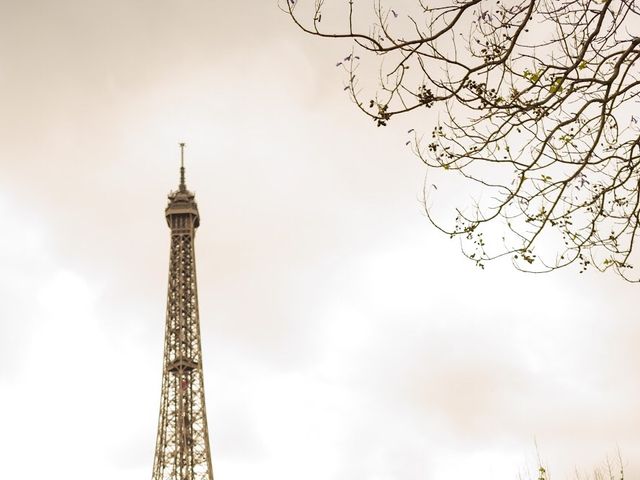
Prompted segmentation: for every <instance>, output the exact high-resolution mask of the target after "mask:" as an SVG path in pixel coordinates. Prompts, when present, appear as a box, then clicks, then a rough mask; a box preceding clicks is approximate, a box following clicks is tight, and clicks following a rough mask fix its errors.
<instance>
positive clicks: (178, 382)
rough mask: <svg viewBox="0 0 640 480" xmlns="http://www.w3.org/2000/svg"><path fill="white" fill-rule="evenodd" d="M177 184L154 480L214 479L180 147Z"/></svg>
mask: <svg viewBox="0 0 640 480" xmlns="http://www.w3.org/2000/svg"><path fill="white" fill-rule="evenodd" d="M180 158H181V165H180V184H179V186H178V189H177V190H175V191H173V192H171V193H170V194H169V203H168V205H167V207H166V209H165V216H166V219H167V224H168V226H169V228H170V229H171V247H170V253H169V285H168V289H167V313H166V324H165V339H164V361H163V369H162V392H161V396H160V415H159V418H158V434H157V437H156V449H155V458H154V463H153V476H152V480H213V471H212V467H211V451H210V448H209V433H208V427H207V414H206V409H205V400H204V380H203V374H202V347H201V342H200V319H199V314H198V290H197V281H196V264H195V250H194V239H195V233H196V229H197V228H198V226H199V225H200V214H199V213H198V205H197V204H196V202H195V195H194V194H193V193H192V192H190V191H189V190H187V187H186V184H185V169H184V143H181V144H180Z"/></svg>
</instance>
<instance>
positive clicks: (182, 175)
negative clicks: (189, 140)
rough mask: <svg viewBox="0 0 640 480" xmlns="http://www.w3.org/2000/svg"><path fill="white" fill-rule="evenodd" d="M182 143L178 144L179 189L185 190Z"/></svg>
mask: <svg viewBox="0 0 640 480" xmlns="http://www.w3.org/2000/svg"><path fill="white" fill-rule="evenodd" d="M184 146H185V144H184V143H181V144H180V190H186V188H187V186H186V185H185V182H184Z"/></svg>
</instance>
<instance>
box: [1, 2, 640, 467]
mask: <svg viewBox="0 0 640 480" xmlns="http://www.w3.org/2000/svg"><path fill="white" fill-rule="evenodd" d="M348 50H349V46H348V45H347V44H345V43H340V42H335V43H334V42H326V41H320V40H317V39H314V38H310V37H307V36H305V35H303V34H302V33H301V32H299V31H297V30H296V29H295V27H294V26H293V25H292V23H291V21H290V20H289V19H288V18H287V17H286V16H285V15H283V14H282V13H281V12H279V11H278V9H277V8H276V5H275V1H271V0H253V1H242V2H240V1H238V2H222V1H214V0H182V1H179V0H153V1H151V0H144V1H143V0H137V1H132V0H111V1H109V2H99V1H94V0H75V1H72V0H58V1H55V2H53V1H43V0H40V1H29V0H21V1H20V2H10V1H8V0H0V162H1V164H0V167H1V168H0V218H2V236H1V237H0V265H1V268H0V271H1V273H2V275H1V276H0V465H1V467H0V468H1V472H2V473H1V474H0V476H1V477H2V478H7V479H23V480H35V479H41V478H48V479H54V480H58V479H59V480H81V479H82V480H85V479H87V478H91V479H92V480H107V479H109V480H113V479H115V478H117V479H118V480H134V479H136V480H137V479H141V478H143V479H144V478H147V479H148V478H150V477H151V467H152V462H153V448H154V444H155V434H156V423H157V416H158V408H159V400H160V380H161V367H162V347H163V338H162V335H163V329H164V311H165V310H164V309H165V295H166V278H167V268H168V255H169V252H168V246H169V230H168V229H167V227H166V224H165V220H164V217H163V214H164V207H165V205H166V194H167V193H168V192H169V190H171V189H173V188H175V187H176V185H177V180H178V148H177V143H178V142H180V141H185V142H187V184H188V186H189V188H190V189H192V190H194V191H195V192H196V195H197V200H198V203H199V207H200V212H201V217H202V222H201V227H200V229H199V230H198V235H197V238H196V251H197V262H198V265H197V266H198V276H199V278H198V281H199V293H200V309H201V311H200V317H201V322H202V333H203V348H204V373H205V384H206V394H207V410H208V417H209V425H210V437H211V443H212V449H213V463H214V473H215V477H216V479H217V480H253V479H256V478H262V479H274V480H276V479H277V480H294V479H296V480H297V479H299V478H305V479H308V480H319V479H323V480H327V479H330V480H347V479H349V480H353V479H359V480H387V479H389V480H391V479H393V480H395V479H398V480H418V479H419V480H459V479H464V478H473V479H474V480H512V479H513V480H515V479H516V478H517V476H518V474H519V473H522V472H524V471H525V469H526V468H527V466H528V467H529V468H533V467H535V461H536V447H535V444H536V443H537V445H538V449H539V452H540V456H541V458H542V460H543V461H544V463H545V464H546V465H547V466H548V467H549V470H550V471H551V473H552V475H553V478H554V479H564V478H567V479H569V478H575V474H574V471H575V470H576V469H578V470H579V471H582V472H590V471H592V470H593V468H595V467H598V466H601V465H603V464H604V462H606V459H607V457H609V458H615V456H616V455H617V449H618V448H619V450H620V452H621V454H622V456H623V457H624V461H625V465H626V468H627V478H629V479H631V478H638V476H640V435H638V432H639V431H640V410H639V409H638V405H639V404H640V381H639V380H638V379H639V377H638V365H640V352H639V351H638V342H639V340H640V319H639V318H638V313H637V312H638V298H639V295H638V292H640V290H639V288H640V287H639V286H638V285H630V284H626V283H625V282H624V281H622V280H621V279H619V278H618V277H616V276H615V275H613V274H595V273H589V274H587V275H578V273H577V271H576V270H567V271H562V272H555V273H552V274H547V275H544V276H535V275H526V274H522V273H517V272H515V271H514V270H513V269H512V267H511V265H510V264H509V263H508V262H503V263H493V264H489V265H488V266H487V269H486V270H485V271H482V270H479V269H478V268H477V267H475V266H474V265H473V264H472V263H471V262H469V261H466V260H464V259H463V258H462V256H461V254H460V252H459V247H458V244H457V242H456V241H453V240H449V239H448V238H445V237H443V236H442V235H441V234H440V233H438V232H437V231H436V230H435V229H434V228H433V227H431V226H430V225H429V224H428V222H427V220H426V219H425V217H424V215H423V213H422V210H421V206H420V196H421V190H422V183H423V180H424V173H425V172H424V170H423V168H422V166H421V164H420V163H419V162H418V161H417V160H416V159H415V158H414V157H413V156H412V155H411V153H410V151H409V150H408V149H405V147H404V142H405V140H406V126H405V125H402V124H401V123H400V122H398V124H397V125H391V126H390V127H388V128H385V129H377V128H376V127H375V126H374V124H373V123H372V122H371V121H369V120H367V119H366V118H364V117H362V116H361V114H359V113H358V112H357V111H356V109H355V108H354V107H353V105H352V104H350V103H349V101H348V99H347V97H346V95H345V93H344V92H343V91H342V81H343V78H342V73H341V71H340V69H336V68H335V63H336V60H338V59H340V58H341V57H342V56H344V54H345V52H347V51H348ZM423 118H424V122H425V124H424V128H425V130H428V129H429V128H430V125H431V124H430V121H431V119H429V118H428V117H426V116H425V117H423ZM414 126H416V125H414Z"/></svg>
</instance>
